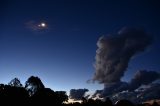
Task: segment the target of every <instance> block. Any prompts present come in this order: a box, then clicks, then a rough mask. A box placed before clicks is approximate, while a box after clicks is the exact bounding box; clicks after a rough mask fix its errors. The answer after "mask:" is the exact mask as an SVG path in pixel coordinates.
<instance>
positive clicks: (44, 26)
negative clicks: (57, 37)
mask: <svg viewBox="0 0 160 106" xmlns="http://www.w3.org/2000/svg"><path fill="white" fill-rule="evenodd" d="M38 27H39V28H46V27H47V24H46V23H45V22H41V23H40V24H38Z"/></svg>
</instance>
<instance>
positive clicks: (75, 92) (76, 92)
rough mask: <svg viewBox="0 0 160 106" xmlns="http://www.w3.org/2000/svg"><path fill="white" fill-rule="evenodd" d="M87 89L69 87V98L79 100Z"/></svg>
mask: <svg viewBox="0 0 160 106" xmlns="http://www.w3.org/2000/svg"><path fill="white" fill-rule="evenodd" d="M88 91H89V90H88V89H85V88H84V89H71V90H70V94H69V98H70V99H74V100H81V99H82V97H84V96H85V93H86V92H88Z"/></svg>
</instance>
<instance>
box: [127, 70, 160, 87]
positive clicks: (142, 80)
mask: <svg viewBox="0 0 160 106" xmlns="http://www.w3.org/2000/svg"><path fill="white" fill-rule="evenodd" d="M157 79H160V74H159V73H158V72H156V71H146V70H140V71H138V72H137V73H136V74H135V75H134V77H133V78H132V79H131V81H130V90H135V89H136V88H138V87H140V86H141V85H147V84H150V83H152V82H153V81H155V80H157Z"/></svg>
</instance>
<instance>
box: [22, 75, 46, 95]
mask: <svg viewBox="0 0 160 106" xmlns="http://www.w3.org/2000/svg"><path fill="white" fill-rule="evenodd" d="M25 88H26V89H27V91H28V92H29V95H30V96H32V95H33V94H34V93H35V92H37V91H38V90H40V89H44V88H45V87H44V85H43V83H42V81H41V80H40V78H38V77H35V76H31V77H29V78H28V80H27V81H26V83H25Z"/></svg>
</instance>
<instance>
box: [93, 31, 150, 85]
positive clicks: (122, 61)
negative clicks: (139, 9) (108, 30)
mask: <svg viewBox="0 0 160 106" xmlns="http://www.w3.org/2000/svg"><path fill="white" fill-rule="evenodd" d="M151 41H152V38H151V37H150V36H149V35H148V34H147V33H145V32H144V31H143V30H139V29H129V28H123V29H122V30H120V31H119V32H118V33H117V34H114V35H110V36H107V37H104V36H103V37H100V38H99V40H98V42H97V46H98V49H97V51H96V57H95V60H96V61H95V64H94V66H95V70H96V72H95V73H94V77H93V81H98V82H99V83H104V84H105V83H116V82H120V80H121V77H123V75H124V73H125V71H126V69H127V67H128V63H129V61H130V59H131V58H132V57H133V56H135V55H136V54H138V53H139V52H143V51H144V50H145V49H146V48H147V47H148V46H149V45H150V44H151Z"/></svg>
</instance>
